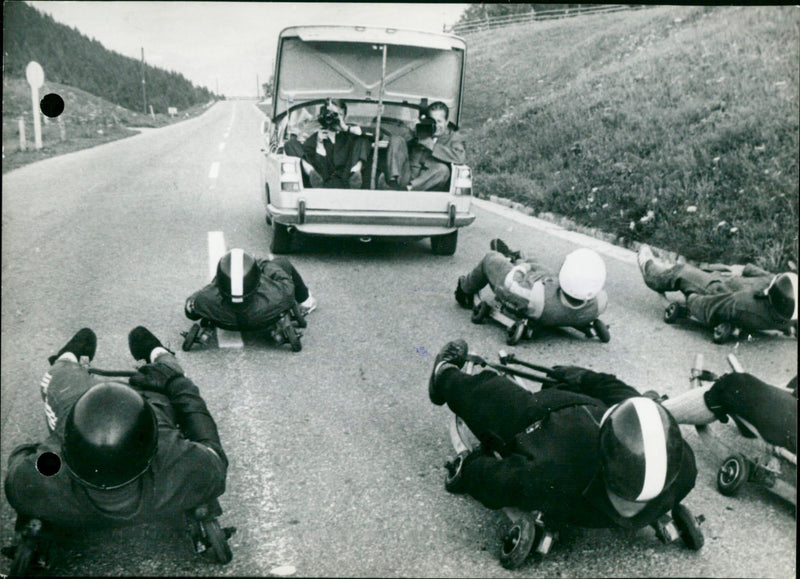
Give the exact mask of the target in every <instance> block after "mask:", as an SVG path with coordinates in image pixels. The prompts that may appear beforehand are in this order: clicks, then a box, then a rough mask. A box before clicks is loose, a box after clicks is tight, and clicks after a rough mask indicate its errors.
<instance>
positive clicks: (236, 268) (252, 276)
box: [215, 249, 261, 304]
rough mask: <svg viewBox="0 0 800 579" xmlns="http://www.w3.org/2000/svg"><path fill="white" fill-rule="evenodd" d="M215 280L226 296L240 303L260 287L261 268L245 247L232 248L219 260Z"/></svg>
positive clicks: (220, 290)
mask: <svg viewBox="0 0 800 579" xmlns="http://www.w3.org/2000/svg"><path fill="white" fill-rule="evenodd" d="M215 280H216V284H217V288H219V292H220V293H221V294H222V295H223V296H224V297H225V298H227V299H229V300H230V301H232V302H233V303H235V304H240V303H242V302H243V301H244V300H245V299H246V298H247V297H248V296H249V295H251V294H252V293H253V292H255V291H256V290H257V289H258V284H259V283H260V281H261V269H260V268H259V267H258V264H257V263H256V260H255V259H254V258H253V256H252V255H250V254H249V253H247V252H246V251H244V250H243V249H231V250H230V251H229V252H228V253H226V254H225V255H223V256H222V258H221V259H220V260H219V263H218V264H217V277H216V278H215Z"/></svg>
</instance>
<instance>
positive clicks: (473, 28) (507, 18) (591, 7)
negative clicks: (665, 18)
mask: <svg viewBox="0 0 800 579" xmlns="http://www.w3.org/2000/svg"><path fill="white" fill-rule="evenodd" d="M647 6H648V5H647V4H583V5H579V6H575V7H573V8H559V9H557V10H539V11H533V10H531V11H530V12H524V13H520V14H505V15H503V16H492V17H490V18H485V19H483V20H472V21H469V22H460V23H458V24H455V25H453V26H452V27H451V28H450V29H448V30H446V32H448V33H450V34H461V35H463V34H472V33H474V32H482V31H484V30H491V29H494V28H504V27H506V26H513V25H517V24H527V23H529V22H536V21H539V20H554V19H558V18H572V17H574V16H584V15H587V14H601V13H603V14H608V13H611V12H620V11H622V10H639V9H641V8H646V7H647Z"/></svg>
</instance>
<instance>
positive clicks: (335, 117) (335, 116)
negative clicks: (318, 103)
mask: <svg viewBox="0 0 800 579" xmlns="http://www.w3.org/2000/svg"><path fill="white" fill-rule="evenodd" d="M317 120H318V121H319V124H320V125H321V126H322V128H323V129H325V130H327V131H330V130H333V129H335V128H336V127H338V126H339V113H337V112H336V111H332V110H329V109H328V108H327V107H325V108H323V109H322V111H321V112H320V113H319V116H318V117H317Z"/></svg>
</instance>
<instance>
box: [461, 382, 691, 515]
mask: <svg viewBox="0 0 800 579" xmlns="http://www.w3.org/2000/svg"><path fill="white" fill-rule="evenodd" d="M492 380H507V378H505V377H504V376H496V377H494V378H492ZM570 390H571V391H570ZM639 395H640V394H639V393H638V392H637V391H636V390H635V389H633V388H631V387H630V386H627V385H626V384H624V383H623V382H621V381H620V380H617V379H616V377H615V376H612V375H610V374H600V373H596V372H591V371H586V372H585V374H584V375H583V377H582V379H581V382H580V384H579V385H573V386H571V387H570V386H563V387H559V388H552V389H548V390H543V391H541V392H540V393H538V394H536V395H535V396H532V397H530V401H531V402H530V405H529V407H528V408H527V409H526V412H527V414H528V415H529V416H528V418H529V419H530V424H531V426H529V427H528V428H527V429H525V430H524V431H522V432H519V433H517V435H516V436H515V437H514V439H513V440H512V441H506V445H505V448H504V451H503V452H502V454H503V458H502V459H500V460H498V459H497V458H495V457H494V456H489V455H487V454H481V453H474V454H472V455H470V457H469V458H468V459H467V461H466V462H465V464H464V467H463V469H464V470H463V477H464V478H463V480H464V484H465V488H466V491H467V492H468V493H469V494H470V495H472V496H473V497H475V498H476V499H478V500H479V501H481V502H482V503H483V504H484V505H486V506H487V507H489V508H492V509H498V508H502V507H519V508H521V509H523V510H527V511H532V510H540V511H542V512H543V513H544V514H545V515H546V517H547V519H548V520H549V521H550V522H551V523H553V524H569V525H574V526H579V527H590V528H610V527H625V528H640V527H644V526H647V525H649V524H651V523H653V522H655V521H656V519H658V517H660V516H661V515H662V514H664V513H666V512H668V511H670V510H671V509H672V508H673V507H674V506H675V505H676V504H678V503H679V502H680V501H681V500H682V499H683V498H684V497H685V496H686V495H687V494H689V491H691V489H692V488H693V487H694V484H695V478H696V476H697V469H696V466H695V460H694V453H693V452H692V449H691V448H690V447H689V445H688V444H687V443H686V442H685V441H684V446H683V461H682V463H681V467H680V472H679V474H678V477H677V479H676V480H675V481H674V483H673V484H672V485H671V486H670V487H669V488H667V489H665V490H664V491H663V492H662V493H661V494H660V495H659V496H657V497H656V498H654V499H652V500H651V501H649V504H648V505H647V506H646V507H645V508H644V509H643V510H642V511H640V512H639V513H638V514H636V515H635V516H633V517H631V518H629V519H626V518H623V517H621V516H620V515H619V514H618V513H617V512H616V510H614V508H613V507H612V505H611V503H610V502H609V500H608V498H607V495H606V492H605V485H604V483H603V481H602V478H601V476H600V475H601V468H600V454H599V449H598V436H599V432H600V420H601V419H602V417H603V414H604V413H605V411H606V410H607V409H608V407H609V406H611V405H613V404H616V403H617V402H620V401H622V400H625V399H626V398H631V397H634V396H639Z"/></svg>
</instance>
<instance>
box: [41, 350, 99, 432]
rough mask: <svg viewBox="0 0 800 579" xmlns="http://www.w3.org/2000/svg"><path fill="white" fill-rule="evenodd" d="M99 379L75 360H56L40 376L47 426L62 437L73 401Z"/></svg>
mask: <svg viewBox="0 0 800 579" xmlns="http://www.w3.org/2000/svg"><path fill="white" fill-rule="evenodd" d="M98 382H99V380H98V379H97V378H96V377H95V376H92V375H91V374H89V372H87V371H86V369H85V368H83V367H82V366H81V365H80V364H78V363H77V362H72V361H69V360H57V361H56V362H55V364H53V365H52V366H51V367H50V369H49V370H48V371H47V372H46V373H45V375H44V376H43V377H42V381H41V384H40V391H41V394H42V401H43V402H44V412H45V417H46V419H47V428H48V430H49V431H50V432H53V431H55V432H56V433H57V434H59V436H60V437H61V438H62V439H63V435H64V421H65V420H66V419H67V415H68V414H69V411H70V410H71V409H72V407H73V405H74V404H75V402H77V400H78V398H80V397H81V396H82V395H83V393H84V392H86V391H87V390H88V389H89V388H91V387H92V386H94V385H95V384H97V383H98Z"/></svg>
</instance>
